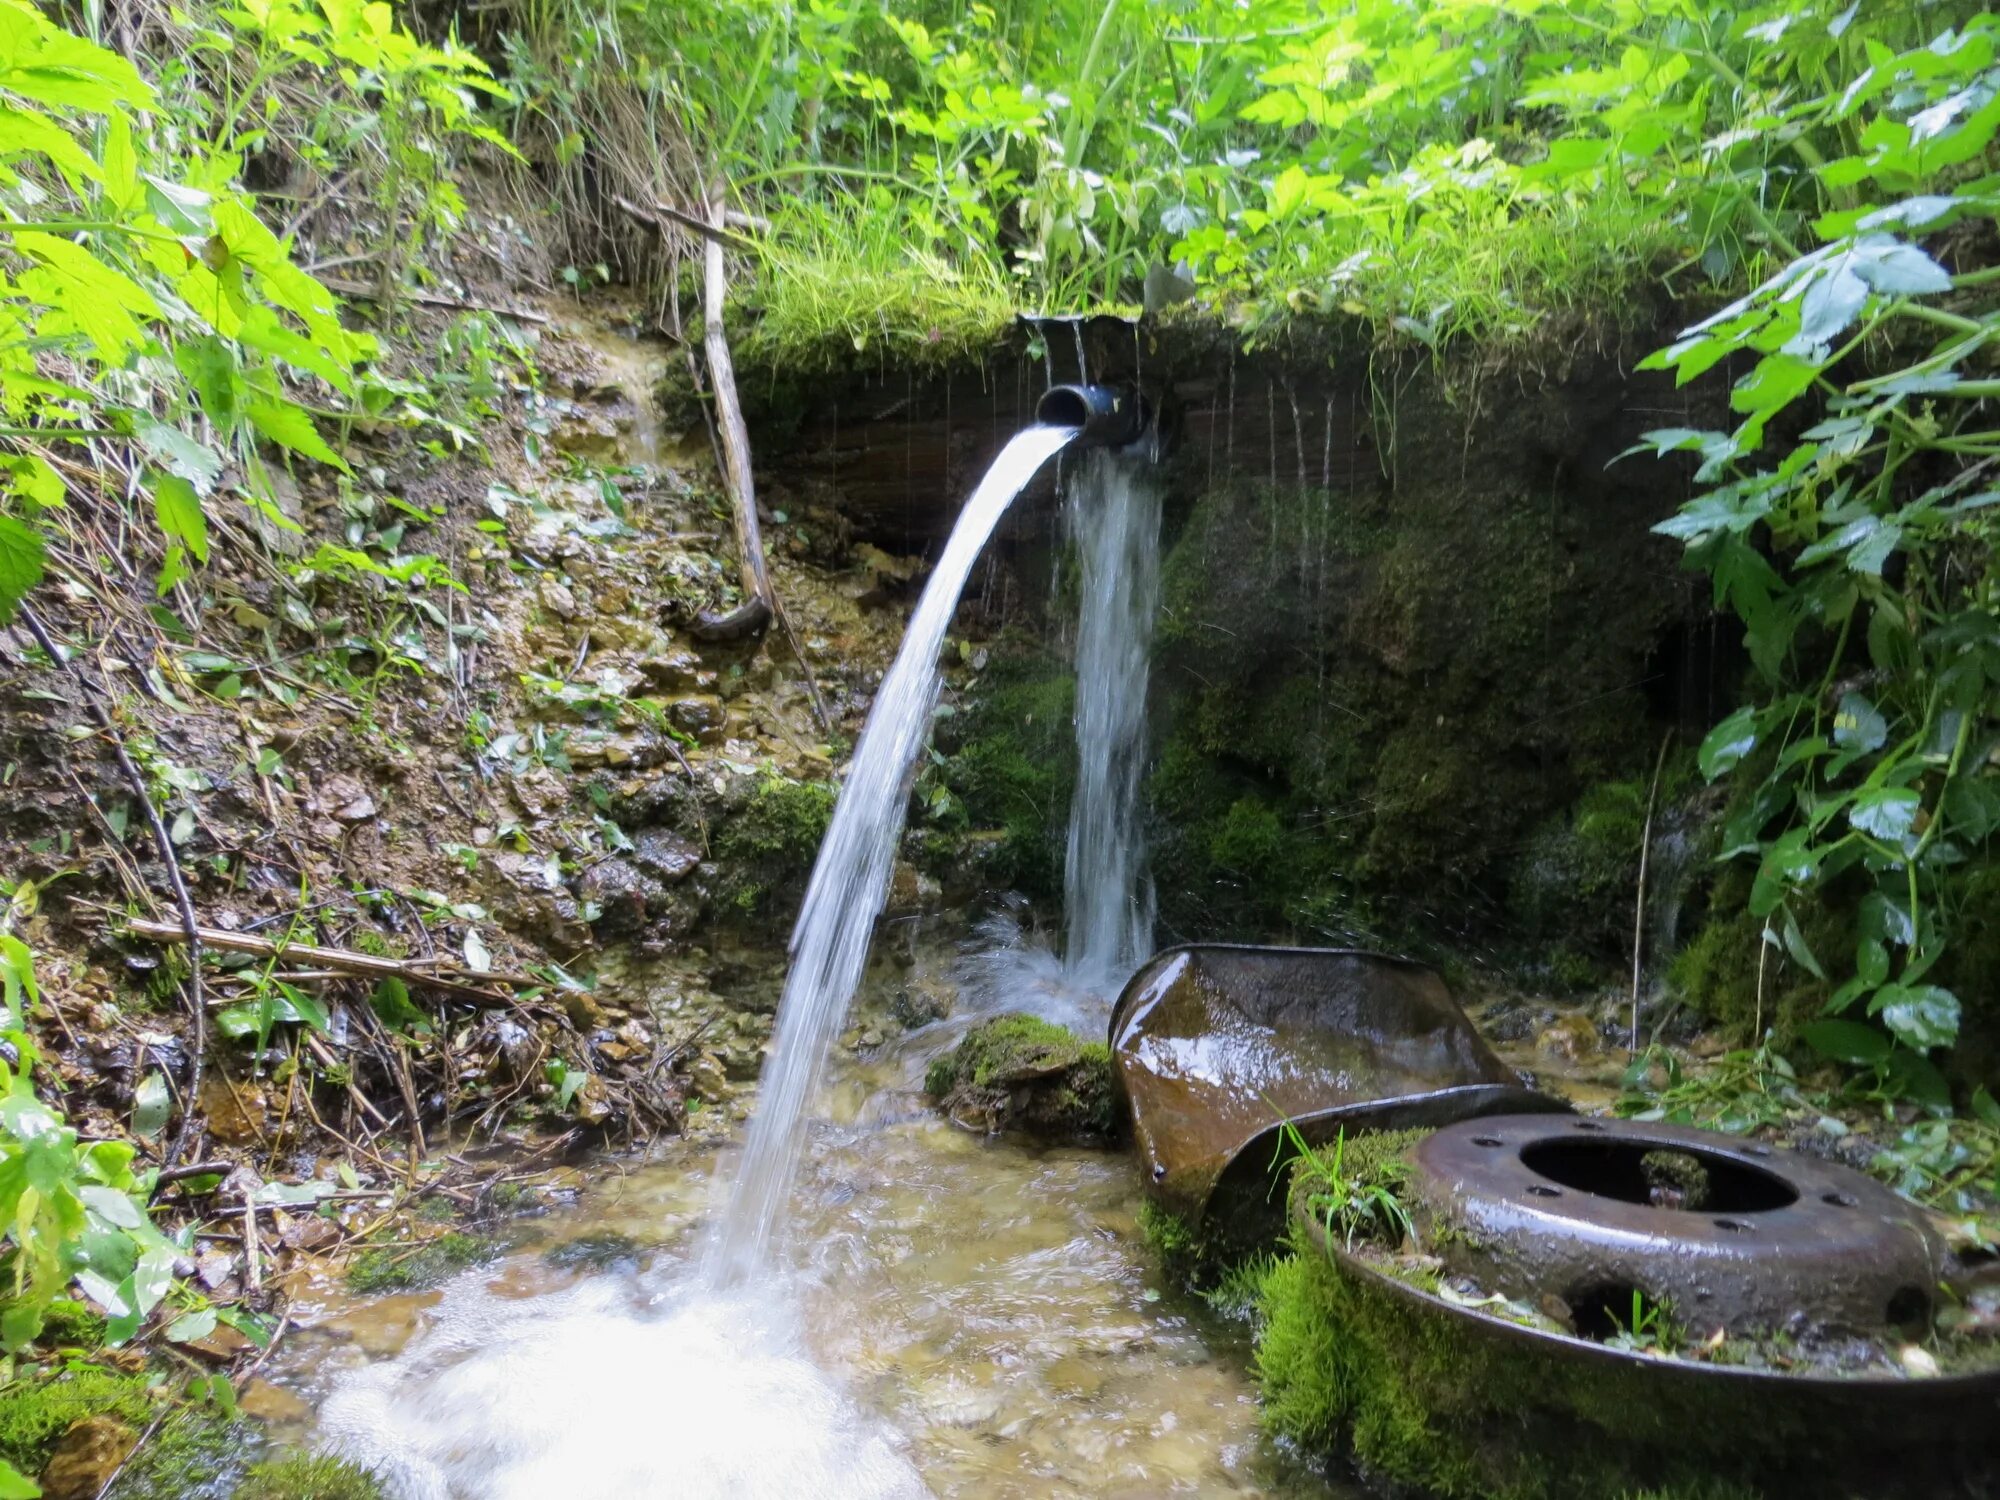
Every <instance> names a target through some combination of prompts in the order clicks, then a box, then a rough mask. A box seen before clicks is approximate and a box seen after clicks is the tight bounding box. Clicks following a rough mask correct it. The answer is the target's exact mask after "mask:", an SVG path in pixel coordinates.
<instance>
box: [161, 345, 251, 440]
mask: <svg viewBox="0 0 2000 1500" xmlns="http://www.w3.org/2000/svg"><path fill="white" fill-rule="evenodd" d="M174 367H175V368H176V369H178V370H179V371H180V372H181V374H182V375H184V376H186V377H187V379H188V383H189V384H190V385H192V386H193V387H194V391H195V395H196V396H198V397H199V398H200V400H201V409H202V410H203V411H204V412H206V413H207V414H208V420H209V421H211V422H213V423H214V424H215V426H216V430H217V431H219V432H224V433H231V432H234V431H235V430H236V418H237V415H238V413H239V411H240V410H241V408H242V404H243V376H242V373H241V372H240V371H239V370H238V368H237V364H236V352H235V350H233V349H231V348H230V347H229V345H228V344H227V343H225V342H224V341H223V340H221V339H219V338H217V337H216V336H215V335H214V334H212V333H205V334H202V335H201V336H200V337H198V338H191V339H183V340H181V341H180V342H179V343H177V344H175V345H174Z"/></svg>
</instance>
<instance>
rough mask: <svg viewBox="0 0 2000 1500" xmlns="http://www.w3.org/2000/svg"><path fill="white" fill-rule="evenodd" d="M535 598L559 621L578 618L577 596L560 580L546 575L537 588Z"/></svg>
mask: <svg viewBox="0 0 2000 1500" xmlns="http://www.w3.org/2000/svg"><path fill="white" fill-rule="evenodd" d="M535 597H536V598H537V599H538V600H540V601H541V605H542V608H543V609H546V610H547V611H548V612H549V613H550V614H552V615H554V616H555V617H556V618H557V619H559V620H574V619H575V618H576V595H575V594H573V593H571V592H570V591H569V590H568V589H567V588H566V587H564V586H563V584H562V582H561V581H560V580H558V579H556V578H552V577H549V576H546V575H545V576H544V577H543V578H542V581H541V582H540V583H539V584H537V585H536V586H535Z"/></svg>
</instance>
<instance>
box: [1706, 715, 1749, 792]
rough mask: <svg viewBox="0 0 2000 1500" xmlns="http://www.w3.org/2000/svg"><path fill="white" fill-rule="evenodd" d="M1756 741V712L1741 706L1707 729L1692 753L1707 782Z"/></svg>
mask: <svg viewBox="0 0 2000 1500" xmlns="http://www.w3.org/2000/svg"><path fill="white" fill-rule="evenodd" d="M1756 744H1757V712H1756V710H1755V709H1753V708H1750V707H1749V706H1747V705H1746V706H1745V707H1743V708H1739V709H1737V710H1736V712H1735V713H1733V714H1731V715H1730V716H1729V717H1728V718H1726V719H1724V720H1723V721H1722V722H1721V723H1720V724H1718V725H1716V726H1715V728H1713V729H1711V730H1710V731H1709V732H1708V735H1707V737H1706V738H1704V739H1703V740H1702V742H1701V749H1700V751H1699V752H1698V753H1697V754H1696V757H1695V759H1696V761H1697V762H1698V763H1699V764H1700V766H1701V774H1702V775H1704V776H1706V777H1707V778H1708V779H1709V780H1710V781H1713V780H1715V778H1716V777H1718V776H1720V775H1722V774H1723V773H1724V772H1725V771H1727V770H1729V769H1730V768H1731V767H1732V766H1734V765H1735V764H1736V763H1737V762H1738V761H1740V760H1742V759H1743V757H1744V756H1746V755H1748V754H1749V753H1750V752H1751V750H1753V749H1754V748H1756Z"/></svg>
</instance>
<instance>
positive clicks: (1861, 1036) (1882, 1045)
mask: <svg viewBox="0 0 2000 1500" xmlns="http://www.w3.org/2000/svg"><path fill="white" fill-rule="evenodd" d="M1799 1038H1800V1040H1802V1041H1803V1042H1804V1043H1805V1044H1806V1045H1807V1046H1808V1047H1810V1048H1812V1049H1813V1051H1815V1052H1817V1053H1818V1054H1819V1055H1820V1056H1821V1057H1827V1058H1831V1059H1832V1060H1833V1061H1835V1062H1844V1063H1853V1064H1856V1065H1858V1066H1862V1067H1874V1066H1878V1065H1880V1064H1882V1063H1885V1062H1887V1061H1888V1060H1889V1052H1890V1047H1891V1043H1890V1041H1889V1038H1888V1037H1886V1036H1884V1035H1883V1034H1882V1033H1881V1032H1880V1031H1877V1030H1876V1029H1875V1028H1874V1027H1873V1026H1864V1025H1862V1024H1861V1023H1860V1022H1859V1021H1808V1022H1807V1023H1806V1024H1805V1025H1803V1026H1801V1027H1800V1028H1799Z"/></svg>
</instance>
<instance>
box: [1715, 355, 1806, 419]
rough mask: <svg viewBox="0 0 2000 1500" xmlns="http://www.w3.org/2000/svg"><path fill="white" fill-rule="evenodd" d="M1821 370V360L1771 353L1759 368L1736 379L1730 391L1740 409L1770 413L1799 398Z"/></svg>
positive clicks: (1755, 412) (1765, 414) (1752, 412)
mask: <svg viewBox="0 0 2000 1500" xmlns="http://www.w3.org/2000/svg"><path fill="white" fill-rule="evenodd" d="M1818 373H1819V366H1818V364H1816V363H1814V362H1812V361H1809V360H1803V359H1800V358H1799V357H1798V356H1797V355H1793V354H1767V355H1765V356H1764V357H1763V358H1762V359H1761V360H1759V361H1758V362H1757V367H1756V368H1755V369H1753V370H1752V371H1751V372H1750V373H1749V374H1748V375H1746V376H1744V377H1743V378H1742V379H1741V380H1739V381H1737V382H1736V386H1735V388H1734V389H1733V390H1731V391H1730V393H1729V404H1730V406H1731V407H1733V408H1734V409H1735V410H1737V411H1740V412H1748V413H1750V414H1751V415H1753V416H1767V415H1769V414H1770V413H1772V412H1776V411H1779V410H1782V409H1783V408H1784V407H1787V406H1789V405H1791V403H1792V402H1793V401H1795V400H1797V399H1798V397H1799V395H1800V394H1801V393H1802V392H1803V391H1804V390H1805V389H1806V387H1807V386H1809V385H1811V384H1812V383H1813V377H1814V376H1815V375H1817V374H1818Z"/></svg>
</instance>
